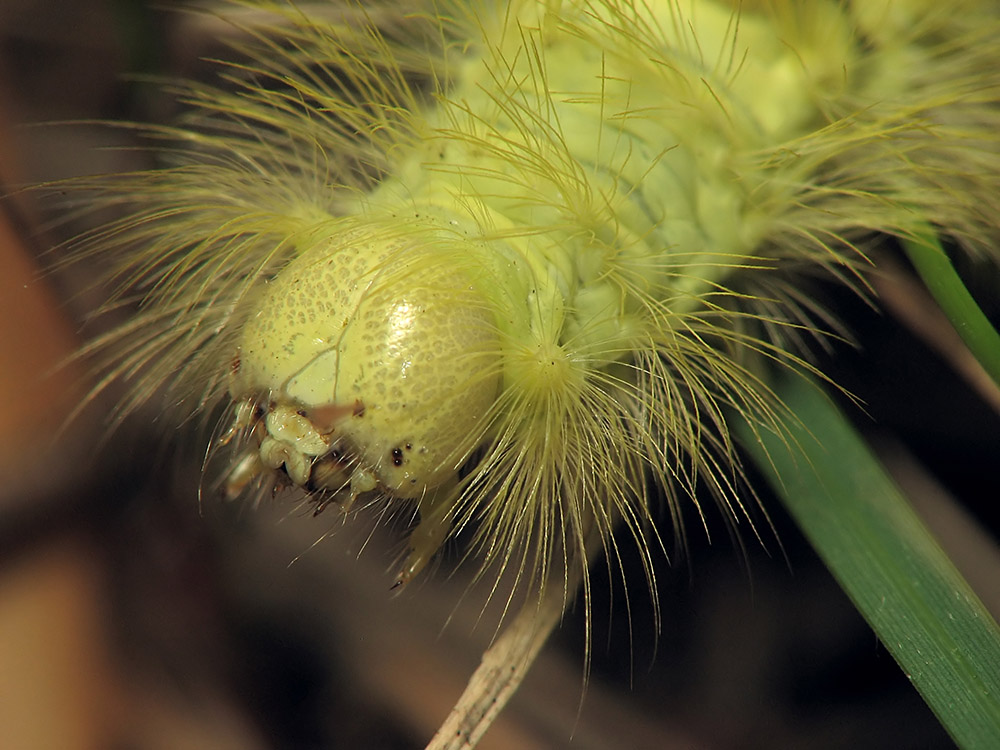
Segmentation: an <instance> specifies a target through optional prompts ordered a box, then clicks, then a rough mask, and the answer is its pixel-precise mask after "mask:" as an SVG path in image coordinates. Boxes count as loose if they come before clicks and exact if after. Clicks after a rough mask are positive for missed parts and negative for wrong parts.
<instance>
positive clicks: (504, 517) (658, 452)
mask: <svg viewBox="0 0 1000 750" xmlns="http://www.w3.org/2000/svg"><path fill="white" fill-rule="evenodd" d="M249 7H252V8H253V9H256V10H259V11H262V12H263V15H262V16H260V17H258V16H254V17H252V18H251V19H250V20H245V21H244V22H243V23H244V24H245V28H244V31H245V33H246V34H247V35H248V36H250V37H251V38H252V39H253V41H252V42H250V43H248V44H246V45H242V46H240V47H239V50H238V51H239V52H240V53H241V57H242V58H243V60H242V61H241V62H237V63H233V64H232V65H231V66H230V67H229V68H228V71H227V73H226V76H227V77H228V78H229V79H230V82H231V83H232V84H233V86H232V87H222V88H220V89H214V88H210V87H207V86H202V85H197V86H195V85H192V86H191V87H189V88H186V89H184V91H183V93H182V96H183V98H185V99H186V100H187V102H188V104H189V105H190V113H189V121H188V122H185V123H183V124H182V125H180V126H177V127H173V128H149V129H148V131H147V132H148V134H149V135H150V136H152V137H154V138H162V139H165V140H166V141H168V142H169V147H168V148H165V149H164V160H165V165H164V166H163V168H161V169H158V170H156V171H152V172H143V173H137V174H131V175H122V176H119V177H117V178H113V179H109V180H99V181H84V182H81V183H80V184H81V185H83V186H85V187H89V188H92V189H93V191H95V192H96V193H97V196H96V200H97V201H98V202H101V203H110V204H115V205H117V204H122V203H125V204H128V206H129V210H128V211H127V212H126V213H124V214H123V218H121V219H119V220H117V221H115V222H113V223H111V224H108V225H106V226H104V227H103V228H100V229H98V230H95V231H94V232H92V233H91V234H89V235H86V236H84V237H83V238H81V240H80V242H79V247H80V249H79V252H80V253H82V255H81V257H90V256H91V255H92V254H99V255H105V256H108V257H111V258H114V259H115V260H116V262H117V263H118V264H119V265H118V270H117V271H116V280H117V281H118V282H119V283H120V285H121V289H122V290H125V289H133V288H135V289H138V290H139V292H140V294H141V295H142V297H143V305H142V307H141V309H140V311H139V312H138V313H137V314H136V316H135V317H134V318H133V320H132V321H131V322H130V323H128V324H127V325H125V326H124V327H122V328H119V329H116V330H114V331H112V332H111V333H109V334H108V335H107V336H105V337H103V338H100V339H98V340H97V341H95V342H94V344H93V345H92V349H94V350H97V351H99V352H100V353H103V354H105V355H106V356H108V357H109V359H108V360H107V361H109V362H110V364H109V366H108V368H107V370H106V381H105V382H107V381H108V380H111V379H114V378H119V377H125V378H130V379H131V380H132V386H131V390H130V391H129V395H128V397H127V399H126V400H125V401H124V402H123V403H122V404H121V412H122V413H127V412H129V411H131V410H132V409H134V408H135V407H136V406H137V405H139V404H140V403H142V402H144V401H146V400H148V399H149V398H150V397H151V396H152V395H153V394H154V393H156V392H158V391H161V390H166V392H167V394H168V396H169V398H170V399H171V400H173V401H180V402H183V403H184V404H186V405H187V406H188V407H189V408H190V409H191V410H193V411H201V410H204V409H206V408H208V407H210V406H212V405H214V404H218V403H220V402H223V403H232V408H231V411H230V416H229V427H228V430H227V431H226V432H225V434H223V435H221V436H220V437H219V438H218V439H217V440H216V443H217V444H218V445H221V444H229V443H232V444H234V445H236V446H237V458H236V460H235V462H234V465H233V467H232V469H231V470H230V472H229V474H228V477H227V479H226V488H227V492H228V493H229V494H231V495H236V494H239V493H241V492H242V491H244V490H245V489H247V488H249V487H252V486H258V487H263V488H264V489H269V488H271V487H280V486H285V485H290V484H294V485H299V486H302V487H305V488H306V489H308V490H310V491H312V492H315V493H316V495H317V498H318V500H317V502H319V503H322V504H325V503H329V502H335V503H338V504H340V505H341V506H343V507H345V508H350V507H351V506H352V504H354V503H355V501H356V500H357V498H359V497H363V498H369V497H372V496H381V497H387V498H390V499H397V500H400V501H402V502H404V503H409V504H411V505H412V506H413V507H415V508H416V509H417V510H418V511H419V516H420V523H419V525H418V526H417V528H416V529H415V530H414V532H413V533H412V535H411V542H410V546H411V552H410V554H409V556H408V558H407V559H406V560H405V561H404V562H403V564H402V565H401V567H400V569H399V573H398V576H397V581H398V582H406V581H408V580H410V579H412V578H413V577H414V576H415V575H417V574H418V573H419V572H420V570H421V569H422V568H423V567H424V565H426V563H427V562H428V560H429V559H430V558H431V557H432V556H433V555H434V553H435V552H436V550H437V549H438V548H439V547H440V545H441V544H442V542H443V541H444V539H445V538H446V537H447V535H448V534H449V533H451V531H452V530H453V529H463V528H466V527H474V528H475V531H476V536H475V543H474V546H475V547H476V549H477V551H478V552H479V555H480V558H481V559H482V560H483V564H484V566H485V565H489V564H492V563H498V564H499V565H502V566H505V567H510V568H512V569H514V570H515V571H516V572H517V573H518V575H519V577H521V578H523V579H525V580H526V581H527V582H528V583H529V584H532V585H535V586H539V585H542V584H543V583H544V582H545V581H546V580H548V579H549V577H550V574H551V572H552V570H553V569H555V571H556V572H559V571H561V570H562V569H563V568H564V567H565V565H566V564H567V563H566V556H567V555H574V556H576V557H578V558H584V557H585V553H584V551H583V550H584V547H585V546H586V545H587V543H588V539H589V538H591V537H593V538H596V539H597V540H599V541H600V542H601V543H602V544H603V546H604V548H605V550H606V551H607V552H608V554H609V556H610V557H611V558H612V559H613V558H614V557H615V556H616V555H617V554H619V552H618V545H620V544H621V543H622V541H623V540H625V539H631V540H633V541H634V542H635V543H636V544H637V545H638V547H639V549H640V550H641V552H642V555H643V557H644V565H645V567H646V569H647V575H649V576H650V577H652V576H653V575H654V572H653V570H654V559H653V558H654V555H655V550H656V548H657V547H658V546H660V544H661V542H660V540H659V538H658V537H657V533H656V531H655V530H654V526H653V525H652V523H651V521H652V516H653V514H654V507H653V506H654V498H655V493H656V491H657V490H661V491H663V492H665V493H666V494H667V496H668V499H669V501H670V503H669V504H670V508H671V512H672V513H675V514H676V513H678V512H679V511H677V510H676V508H677V503H678V501H679V500H680V499H681V498H684V497H692V498H694V497H695V490H696V488H697V486H699V485H700V486H703V487H705V488H707V489H708V491H709V492H711V493H713V494H714V495H715V496H716V498H717V499H718V500H719V501H720V502H721V503H723V505H724V506H726V507H727V508H728V512H730V513H731V514H732V515H733V516H734V517H735V516H737V515H739V514H741V513H743V510H742V509H741V506H740V505H739V498H738V496H737V494H736V483H737V480H738V470H737V469H735V468H733V464H732V451H733V444H732V439H731V437H730V435H729V429H728V421H729V418H730V417H729V414H730V413H731V412H733V411H735V412H738V413H740V414H741V415H742V416H743V417H745V418H746V419H748V420H749V421H751V422H754V423H757V424H762V425H767V424H773V423H775V422H777V421H779V420H780V419H782V418H783V413H782V409H781V405H780V403H778V402H776V400H775V399H774V397H773V395H772V394H771V391H770V390H769V388H768V386H767V379H766V371H767V369H768V368H769V367H772V366H773V365H775V364H777V365H778V366H782V367H792V368H803V367H807V365H806V364H805V363H804V362H802V361H801V360H800V359H799V358H798V356H797V355H796V354H795V348H794V344H795V343H796V340H797V339H798V338H799V337H800V335H802V334H808V333H810V332H812V331H813V330H814V328H816V327H817V326H818V325H819V323H820V322H821V321H822V320H823V317H824V313H823V311H822V310H821V309H819V308H817V307H816V306H815V305H814V304H813V302H812V301H811V300H810V298H809V297H808V294H807V293H805V292H804V291H803V290H802V288H801V286H800V284H801V281H802V279H804V278H806V277H808V276H809V275H811V274H814V273H826V274H832V275H835V276H840V277H843V278H845V279H846V280H848V281H849V282H851V281H852V280H855V279H857V280H859V281H858V283H863V272H864V269H865V267H866V266H867V265H868V263H869V260H868V253H867V249H868V247H869V246H870V245H871V243H873V242H874V241H876V240H877V238H878V237H879V236H880V235H883V234H890V235H897V236H904V237H905V236H911V235H916V234H919V232H920V231H922V229H923V228H924V227H926V226H928V225H930V226H933V227H935V228H936V229H937V231H939V232H941V233H942V234H944V235H946V236H948V237H949V238H950V239H951V240H953V241H954V242H955V243H956V244H957V245H959V246H961V247H962V248H964V249H966V250H968V251H970V252H974V253H977V254H980V255H985V256H989V257H992V258H993V259H995V258H996V249H995V248H996V240H997V239H998V237H997V235H998V232H997V221H996V217H997V215H998V208H1000V206H998V201H1000V197H998V196H1000V191H998V189H997V188H998V187H1000V185H998V181H1000V180H998V175H1000V169H998V167H1000V158H998V150H997V135H996V133H997V132H998V131H997V124H998V123H997V119H998V108H997V104H996V102H997V81H996V79H995V74H993V73H991V72H992V71H995V70H998V69H1000V67H998V64H1000V50H997V49H996V45H995V44H993V43H992V37H993V35H994V34H995V32H996V30H997V27H998V20H1000V19H998V15H1000V13H998V11H997V10H995V9H994V8H993V7H992V5H991V4H989V3H986V2H972V1H971V0H969V1H968V2H962V3H960V4H959V5H958V6H956V7H949V8H943V9H940V8H938V7H937V6H935V5H933V4H931V3H927V2H922V1H920V0H912V1H910V2H888V1H887V2H866V3H861V2H834V1H833V0H830V1H823V0H816V1H814V2H808V3H792V2H777V1H775V2H767V3H764V2H744V3H733V2H722V1H721V0H719V1H717V2H713V1H711V0H702V1H701V2H690V3H676V2H668V1H667V0H662V1H659V2H652V1H651V2H646V3H631V2H616V1H614V0H594V1H593V2H516V3H512V4H503V3H498V4H491V3H483V4H476V5H474V6H471V7H466V6H464V5H463V6H459V5H455V6H454V7H453V6H450V5H441V4H438V5H435V6H429V7H428V8H427V9H426V10H425V12H424V13H421V14H412V15H410V16H407V17H404V16H402V15H400V16H399V17H398V18H397V16H395V15H393V14H391V13H389V12H388V11H379V12H376V11H370V12H368V13H365V12H363V11H362V10H361V9H360V8H351V9H348V10H346V11H341V10H338V11H337V12H336V13H334V12H332V11H331V9H330V8H328V7H326V6H323V5H319V4H316V5H313V4H310V5H302V6H299V7H296V6H293V5H285V4H280V3H268V2H254V3H252V4H251V5H250V6H249ZM261 19H262V20H261ZM397 20H398V21H400V22H399V23H397ZM991 75H992V76H993V77H990V76H991ZM120 294H124V291H122V292H120ZM618 528H620V529H622V531H623V533H618V532H616V531H615V530H616V529H618Z"/></svg>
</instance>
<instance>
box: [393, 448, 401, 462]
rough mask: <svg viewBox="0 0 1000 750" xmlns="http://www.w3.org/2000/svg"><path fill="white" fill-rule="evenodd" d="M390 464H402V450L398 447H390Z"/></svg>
mask: <svg viewBox="0 0 1000 750" xmlns="http://www.w3.org/2000/svg"><path fill="white" fill-rule="evenodd" d="M392 465H393V466H402V465H403V451H401V450H400V449H399V448H393V449H392Z"/></svg>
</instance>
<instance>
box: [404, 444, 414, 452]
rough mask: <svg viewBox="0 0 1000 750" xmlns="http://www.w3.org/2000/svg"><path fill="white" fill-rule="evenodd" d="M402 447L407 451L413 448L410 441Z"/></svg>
mask: <svg viewBox="0 0 1000 750" xmlns="http://www.w3.org/2000/svg"><path fill="white" fill-rule="evenodd" d="M403 447H404V448H406V450H408V451H412V450H413V446H412V445H411V444H410V443H407V444H406V445H404V446H403Z"/></svg>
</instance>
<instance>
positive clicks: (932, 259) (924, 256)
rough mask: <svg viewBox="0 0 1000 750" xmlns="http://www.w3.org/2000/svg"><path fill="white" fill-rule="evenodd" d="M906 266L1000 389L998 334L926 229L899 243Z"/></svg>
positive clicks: (929, 231) (935, 239)
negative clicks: (928, 292)
mask: <svg viewBox="0 0 1000 750" xmlns="http://www.w3.org/2000/svg"><path fill="white" fill-rule="evenodd" d="M902 244H903V249H904V250H905V251H906V254H907V256H908V257H909V258H910V262H911V263H913V267H914V268H915V269H916V270H917V273H918V274H919V275H920V278H921V279H922V280H923V282H924V284H925V285H926V286H927V289H928V290H929V291H930V293H931V294H932V295H933V296H934V299H936V300H937V303H938V304H939V305H940V306H941V309H942V310H943V311H944V313H945V315H947V316H948V319H949V320H951V323H952V325H953V326H955V330H957V331H958V333H959V335H960V336H961V337H962V339H963V340H964V341H965V343H966V345H967V346H968V347H969V349H970V350H971V351H972V354H973V355H974V356H975V357H976V359H978V360H979V363H980V364H981V365H982V366H983V368H984V369H985V370H986V371H987V372H988V373H989V374H990V377H992V378H993V380H994V381H995V382H996V383H997V384H998V385H1000V334H998V333H997V331H996V329H995V328H994V327H993V326H992V325H991V324H990V321H989V319H987V317H986V316H985V315H984V314H983V311H982V310H981V309H980V308H979V305H977V304H976V301H975V300H974V299H973V298H972V295H971V294H969V290H968V289H966V287H965V284H963V283H962V279H961V278H960V277H959V275H958V273H957V272H956V271H955V267H954V266H953V265H952V263H951V260H950V259H949V258H948V255H947V253H945V251H944V249H943V248H942V247H941V243H940V242H939V241H938V239H937V236H936V235H935V234H934V233H933V232H932V231H931V230H930V229H927V231H926V232H924V233H923V234H922V235H921V236H920V237H918V238H916V239H912V240H902Z"/></svg>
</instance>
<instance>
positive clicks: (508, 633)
mask: <svg viewBox="0 0 1000 750" xmlns="http://www.w3.org/2000/svg"><path fill="white" fill-rule="evenodd" d="M593 546H594V545H590V547H591V548H592V547H593ZM585 568H586V562H581V560H580V558H579V557H578V556H573V557H572V559H571V560H570V570H569V571H568V572H567V575H566V585H565V586H564V587H558V586H548V587H547V588H546V590H545V591H544V592H543V594H542V596H541V599H540V600H535V599H529V600H528V601H526V602H525V603H524V604H523V606H522V607H521V610H520V612H518V614H517V617H515V618H514V620H513V621H512V622H511V623H510V625H508V626H507V628H506V629H505V630H504V631H503V633H501V635H500V637H499V638H497V640H496V641H495V642H494V643H493V645H492V646H490V647H489V648H488V649H487V650H486V651H485V652H484V653H483V659H482V662H481V663H480V665H479V667H478V668H477V669H476V671H475V672H474V673H473V675H472V677H471V678H470V679H469V684H468V685H467V686H466V688H465V692H463V693H462V696H461V697H460V698H459V699H458V702H457V703H456V704H455V707H454V708H453V709H452V710H451V713H450V714H449V715H448V718H447V719H445V721H444V723H443V724H442V725H441V728H440V729H438V731H437V733H436V734H435V735H434V737H433V738H432V739H431V741H430V743H429V744H428V745H427V748H426V750H471V748H474V747H476V745H477V744H478V743H479V740H480V739H482V736H483V735H484V734H485V733H486V731H487V730H488V729H489V728H490V726H491V725H492V724H493V721H494V720H495V719H496V717H497V716H498V715H499V714H500V712H501V711H502V710H503V708H504V706H506V705H507V702H508V701H509V700H510V698H511V696H513V695H514V693H515V692H516V691H517V689H518V687H520V685H521V682H522V681H523V680H524V677H525V675H527V673H528V670H529V669H531V665H532V664H533V663H534V661H535V658H536V657H537V656H538V653H539V652H540V651H541V649H542V646H543V645H544V644H545V641H546V640H547V639H548V637H549V635H550V634H551V633H552V631H553V630H555V627H556V625H558V624H559V622H560V621H561V620H562V616H563V614H564V613H565V611H566V607H567V606H568V605H569V603H570V602H572V601H573V598H574V595H575V593H576V590H577V589H578V588H579V586H580V582H581V581H582V579H583V575H584V570H585Z"/></svg>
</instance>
